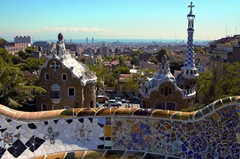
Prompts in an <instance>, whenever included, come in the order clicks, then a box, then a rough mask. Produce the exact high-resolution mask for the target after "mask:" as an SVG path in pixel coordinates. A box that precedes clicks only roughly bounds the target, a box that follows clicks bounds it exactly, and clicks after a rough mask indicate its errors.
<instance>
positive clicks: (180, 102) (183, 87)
mask: <svg viewBox="0 0 240 159" xmlns="http://www.w3.org/2000/svg"><path fill="white" fill-rule="evenodd" d="M188 7H189V8H190V12H189V14H188V15H187V18H188V29H187V32H188V42H187V52H186V59H185V63H184V66H183V67H182V69H181V74H180V75H179V76H178V77H177V78H175V77H174V76H173V75H172V74H171V72H170V66H169V61H168V59H167V57H166V56H165V55H164V56H163V57H162V61H161V65H160V66H159V71H158V72H157V73H156V74H155V76H154V77H153V78H148V80H147V81H145V82H144V83H143V84H142V86H141V87H140V96H141V97H140V98H141V104H140V105H141V107H143V108H153V109H165V110H181V109H184V108H187V107H188V106H189V105H190V103H191V102H194V101H195V96H196V91H195V84H196V80H197V78H198V76H199V74H198V73H197V68H196V67H195V61H194V46H193V33H194V21H193V20H194V18H195V15H193V12H192V8H193V7H194V5H193V4H192V2H191V3H190V5H189V6H188Z"/></svg>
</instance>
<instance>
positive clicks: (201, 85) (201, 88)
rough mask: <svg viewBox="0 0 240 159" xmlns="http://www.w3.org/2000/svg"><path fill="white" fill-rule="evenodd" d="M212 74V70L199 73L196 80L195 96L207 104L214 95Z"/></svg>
mask: <svg viewBox="0 0 240 159" xmlns="http://www.w3.org/2000/svg"><path fill="white" fill-rule="evenodd" d="M213 79H214V75H213V73H212V72H210V71H207V72H205V73H202V74H200V76H199V79H198V81H197V96H198V99H200V100H201V102H202V103H204V104H209V103H210V101H212V100H213V96H214V84H213V82H214V81H213Z"/></svg>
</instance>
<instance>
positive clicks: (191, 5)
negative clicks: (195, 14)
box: [188, 2, 195, 15]
mask: <svg viewBox="0 0 240 159" xmlns="http://www.w3.org/2000/svg"><path fill="white" fill-rule="evenodd" d="M193 7H195V5H193V4H192V2H191V3H190V5H189V6H188V8H190V13H189V14H191V15H192V8H193Z"/></svg>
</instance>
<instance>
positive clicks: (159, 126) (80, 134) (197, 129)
mask: <svg viewBox="0 0 240 159" xmlns="http://www.w3.org/2000/svg"><path fill="white" fill-rule="evenodd" d="M0 114H1V116H0V158H14V157H15V158H23V159H26V158H33V157H36V158H44V156H45V155H46V156H48V155H50V156H51V155H54V154H55V158H56V156H59V155H62V156H64V155H65V156H66V154H65V153H67V154H69V153H71V155H73V156H74V155H75V156H76V154H77V152H78V151H81V150H82V151H84V150H88V151H90V150H95V151H101V150H102V151H104V152H105V153H102V154H106V153H107V152H111V151H115V152H118V153H117V154H118V155H119V158H120V157H122V158H123V156H124V155H127V154H128V155H129V152H135V154H136V153H137V152H138V154H139V155H140V154H141V157H139V158H142V156H148V155H149V154H154V155H156V156H157V155H158V157H157V158H160V157H159V156H161V158H168V157H169V158H239V155H240V152H239V147H240V124H239V115H240V97H229V98H224V99H220V100H218V101H216V102H214V103H212V104H210V105H208V106H206V107H204V108H203V109H201V110H198V111H195V112H178V111H168V110H153V109H136V108H99V109H97V108H91V109H87V108H76V109H70V110H65V109H62V110H53V111H44V112H21V111H16V110H12V109H10V108H7V107H5V106H3V105H0ZM83 154H85V153H83ZM43 155H44V156H43ZM41 156H42V157H41ZM46 156H45V157H46Z"/></svg>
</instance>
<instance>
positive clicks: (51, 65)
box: [36, 33, 97, 110]
mask: <svg viewBox="0 0 240 159" xmlns="http://www.w3.org/2000/svg"><path fill="white" fill-rule="evenodd" d="M50 52H51V54H50V56H48V57H47V60H46V62H45V63H44V64H43V65H42V67H41V68H40V73H39V81H38V83H37V84H38V85H39V86H41V87H43V88H44V89H45V90H46V91H47V92H46V93H45V94H42V95H38V96H37V97H36V103H37V104H36V105H37V110H52V109H64V108H65V109H69V108H93V107H95V106H96V91H95V83H96V80H97V77H96V75H95V73H94V72H92V71H90V70H89V68H88V67H87V66H86V65H84V64H83V63H81V62H78V61H77V60H76V59H75V58H74V57H72V56H71V55H70V53H69V52H68V51H67V50H66V49H65V44H64V41H63V35H62V33H59V34H58V41H57V43H55V44H54V45H53V47H52V49H51V50H50Z"/></svg>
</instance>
